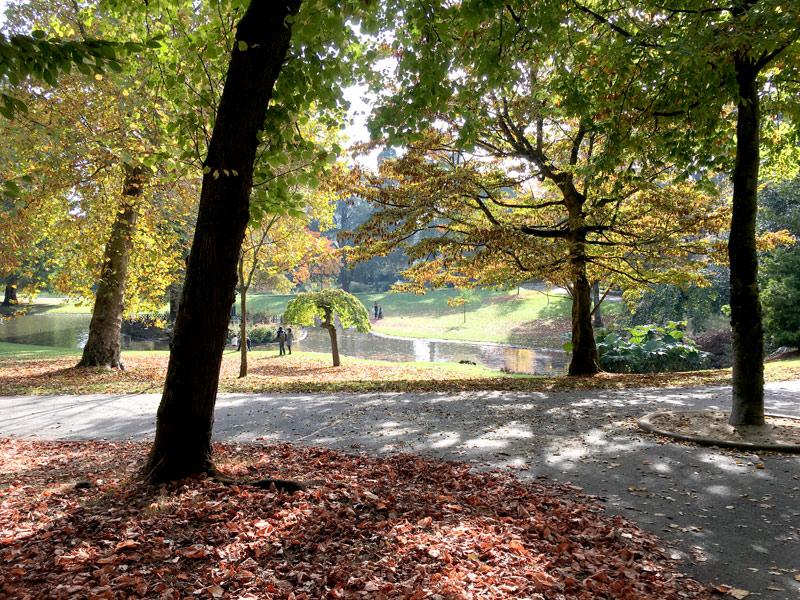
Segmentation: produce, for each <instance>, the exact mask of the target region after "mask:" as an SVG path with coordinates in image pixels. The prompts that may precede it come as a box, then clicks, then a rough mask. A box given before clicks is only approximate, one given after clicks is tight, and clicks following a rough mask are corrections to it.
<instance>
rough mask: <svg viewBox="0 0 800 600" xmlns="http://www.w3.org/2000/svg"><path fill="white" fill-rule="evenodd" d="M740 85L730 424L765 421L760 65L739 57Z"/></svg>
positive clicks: (730, 244) (731, 255)
mask: <svg viewBox="0 0 800 600" xmlns="http://www.w3.org/2000/svg"><path fill="white" fill-rule="evenodd" d="M735 67H736V80H737V84H738V86H739V103H738V107H737V109H738V115H737V122H736V164H735V165H734V168H733V214H732V217H731V233H730V238H729V242H728V257H729V259H730V270H731V327H732V329H733V404H732V408H731V415H730V421H729V422H730V424H731V425H734V426H741V425H763V424H764V330H763V327H762V323H761V302H760V299H759V291H758V254H757V251H756V233H755V230H756V210H757V207H758V203H757V201H758V169H759V149H758V144H759V95H758V68H757V67H755V66H754V65H753V64H752V63H751V61H749V60H747V59H746V58H738V57H737V58H736V59H735Z"/></svg>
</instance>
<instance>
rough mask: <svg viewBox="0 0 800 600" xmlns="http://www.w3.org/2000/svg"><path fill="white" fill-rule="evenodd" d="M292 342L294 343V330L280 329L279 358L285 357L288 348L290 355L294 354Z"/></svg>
mask: <svg viewBox="0 0 800 600" xmlns="http://www.w3.org/2000/svg"><path fill="white" fill-rule="evenodd" d="M292 342H294V333H292V328H291V327H287V328H286V329H284V328H283V327H278V354H279V356H284V355H285V354H286V349H287V348H288V349H289V354H291V353H292Z"/></svg>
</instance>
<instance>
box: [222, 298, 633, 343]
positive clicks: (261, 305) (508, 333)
mask: <svg viewBox="0 0 800 600" xmlns="http://www.w3.org/2000/svg"><path fill="white" fill-rule="evenodd" d="M355 296H356V297H357V298H358V299H359V300H361V301H362V302H363V303H364V305H365V306H366V307H367V310H368V311H369V313H370V316H371V315H372V307H373V303H374V302H378V304H380V305H381V306H382V308H383V319H381V320H380V321H378V322H377V323H375V324H374V329H375V331H377V332H379V333H385V334H388V335H395V336H401V337H411V338H440V339H449V340H461V341H491V342H500V343H509V344H520V345H549V346H553V345H555V346H556V347H558V346H561V344H563V340H562V339H561V333H563V332H564V331H568V330H569V328H568V325H567V326H566V329H564V327H565V324H564V323H560V328H559V329H557V330H556V329H554V328H553V326H552V323H553V321H552V319H563V320H568V319H569V317H570V311H571V309H572V301H571V299H570V298H569V296H567V295H566V294H563V293H557V292H555V291H554V292H551V293H549V294H548V293H545V292H542V291H537V290H532V289H526V288H521V289H520V290H519V293H517V291H516V290H513V291H511V292H498V291H490V290H476V292H475V296H476V300H475V301H473V302H470V303H469V304H466V305H463V306H450V305H448V303H447V301H448V300H449V299H451V298H455V297H457V296H458V290H434V291H431V292H428V293H426V294H424V295H415V294H407V293H403V294H393V293H391V292H386V293H364V294H355ZM292 298H294V296H293V295H283V296H264V295H258V294H254V295H249V296H248V298H247V307H248V313H249V314H254V313H265V314H268V315H279V314H283V311H284V310H285V309H286V304H287V303H288V302H289V301H290V300H291V299H292ZM603 308H604V309H605V310H606V314H608V313H609V312H612V313H617V312H619V310H620V308H621V307H620V303H619V302H616V303H612V302H606V303H604V305H603ZM237 310H239V309H237ZM537 321H538V325H532V324H533V323H534V322H537ZM537 327H538V328H537Z"/></svg>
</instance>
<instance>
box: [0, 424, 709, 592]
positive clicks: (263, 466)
mask: <svg viewBox="0 0 800 600" xmlns="http://www.w3.org/2000/svg"><path fill="white" fill-rule="evenodd" d="M146 451H147V446H146V445H144V444H135V443H118V444H112V443H65V442H61V443H50V442H23V441H18V440H13V441H12V440H0V473H2V474H0V596H2V597H7V598H20V599H24V598H25V599H31V600H33V599H48V600H57V599H62V598H64V599H66V598H75V599H77V598H80V599H87V598H88V599H101V598H148V599H150V598H159V599H163V600H167V599H170V600H178V599H180V598H238V599H257V598H258V599H262V598H263V599H272V598H283V599H292V598H293V599H295V600H300V599H303V598H305V599H322V598H348V599H357V598H369V599H374V600H381V599H389V598H404V599H415V600H420V599H422V598H431V599H472V598H475V599H478V598H480V599H499V598H508V599H511V598H514V599H517V598H529V599H537V598H538V599H544V598H547V599H573V598H574V599H578V598H587V599H589V598H615V599H618V600H625V599H631V600H632V599H637V600H639V599H643V598H652V599H659V600H670V599H676V600H677V599H679V598H710V597H712V596H715V595H716V594H715V591H714V590H710V589H704V588H703V587H702V586H701V585H700V584H699V583H697V582H695V581H692V580H690V579H687V578H685V577H684V576H682V575H680V574H679V573H677V572H676V571H675V567H674V565H673V564H672V563H671V562H670V561H669V560H668V559H667V558H666V557H665V555H664V553H663V550H662V549H660V548H659V541H658V539H657V538H655V537H653V536H651V535H650V534H646V533H644V532H642V531H641V530H640V529H638V528H637V527H636V526H634V525H632V524H631V523H630V522H629V521H626V520H624V519H622V518H620V517H614V518H611V517H608V516H606V515H605V513H604V511H603V509H602V508H600V507H599V505H598V504H597V502H596V501H595V499H593V498H592V497H588V496H585V495H582V494H581V493H580V492H579V491H578V489H577V488H574V487H572V486H567V485H562V484H557V483H551V482H542V484H539V483H521V482H519V481H517V480H516V479H514V478H513V477H511V476H509V475H506V474H501V473H472V472H470V471H469V467H467V466H464V465H457V464H454V463H442V462H434V461H429V460H423V459H421V458H418V457H415V456H411V455H400V456H395V457H391V458H385V459H383V460H379V459H374V458H367V457H365V456H350V455H344V454H340V453H336V452H333V451H330V450H323V449H319V448H301V447H295V446H290V445H287V444H276V445H268V446H258V445H244V446H242V445H219V446H216V447H215V451H216V460H217V462H218V464H219V465H220V467H221V468H222V470H224V471H226V472H227V473H228V474H230V475H233V476H236V477H237V478H241V479H242V480H245V479H261V478H264V477H273V476H279V477H284V478H295V479H301V480H306V481H308V480H312V479H313V480H315V481H314V484H313V485H312V486H311V487H309V489H308V490H307V491H304V492H297V493H295V494H293V495H288V494H281V493H277V492H275V491H274V490H263V489H259V488H256V487H253V486H250V485H247V484H240V485H234V486H225V485H222V484H219V483H217V482H215V481H211V480H207V479H191V480H186V481H183V482H180V483H177V484H173V485H169V486H164V487H160V488H146V487H143V486H142V485H140V484H138V483H137V482H135V481H134V480H133V476H134V474H135V468H136V466H137V465H138V464H140V461H142V460H143V458H144V456H145V453H146ZM76 484H79V485H78V487H77V488H76ZM719 591H722V590H719Z"/></svg>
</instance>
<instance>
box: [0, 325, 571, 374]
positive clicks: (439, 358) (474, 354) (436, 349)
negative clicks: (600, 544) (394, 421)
mask: <svg viewBox="0 0 800 600" xmlns="http://www.w3.org/2000/svg"><path fill="white" fill-rule="evenodd" d="M90 319H91V317H90V315H64V314H60V315H29V316H24V317H18V318H16V319H12V320H10V321H5V322H2V323H0V341H3V342H11V343H16V344H33V345H39V346H55V347H59V348H82V347H83V346H84V345H85V344H86V338H87V337H88V330H89V321H90ZM338 339H339V352H340V354H341V355H342V356H354V357H357V358H367V359H372V360H387V361H395V362H413V361H418V362H459V361H470V362H473V363H475V364H478V365H483V366H486V367H489V368H492V369H497V370H504V371H508V372H511V373H528V374H534V375H554V374H561V373H563V372H564V370H565V369H566V365H567V356H566V354H565V353H564V351H563V350H560V349H550V348H520V347H511V346H500V345H494V344H487V343H482V342H452V341H447V340H421V339H409V338H394V337H388V336H382V335H375V334H369V333H358V332H357V331H354V330H351V329H346V330H339V338H338ZM122 347H123V349H124V350H168V349H169V344H168V342H166V341H152V340H145V341H142V340H133V339H131V338H130V337H128V336H123V339H122ZM294 347H295V348H296V349H297V350H304V351H307V352H330V341H329V338H328V333H327V331H324V330H322V329H320V328H315V327H311V328H309V329H308V335H307V336H306V337H305V338H303V339H301V340H300V341H298V342H295V346H294ZM257 349H264V348H263V347H257ZM276 351H277V348H276Z"/></svg>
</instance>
